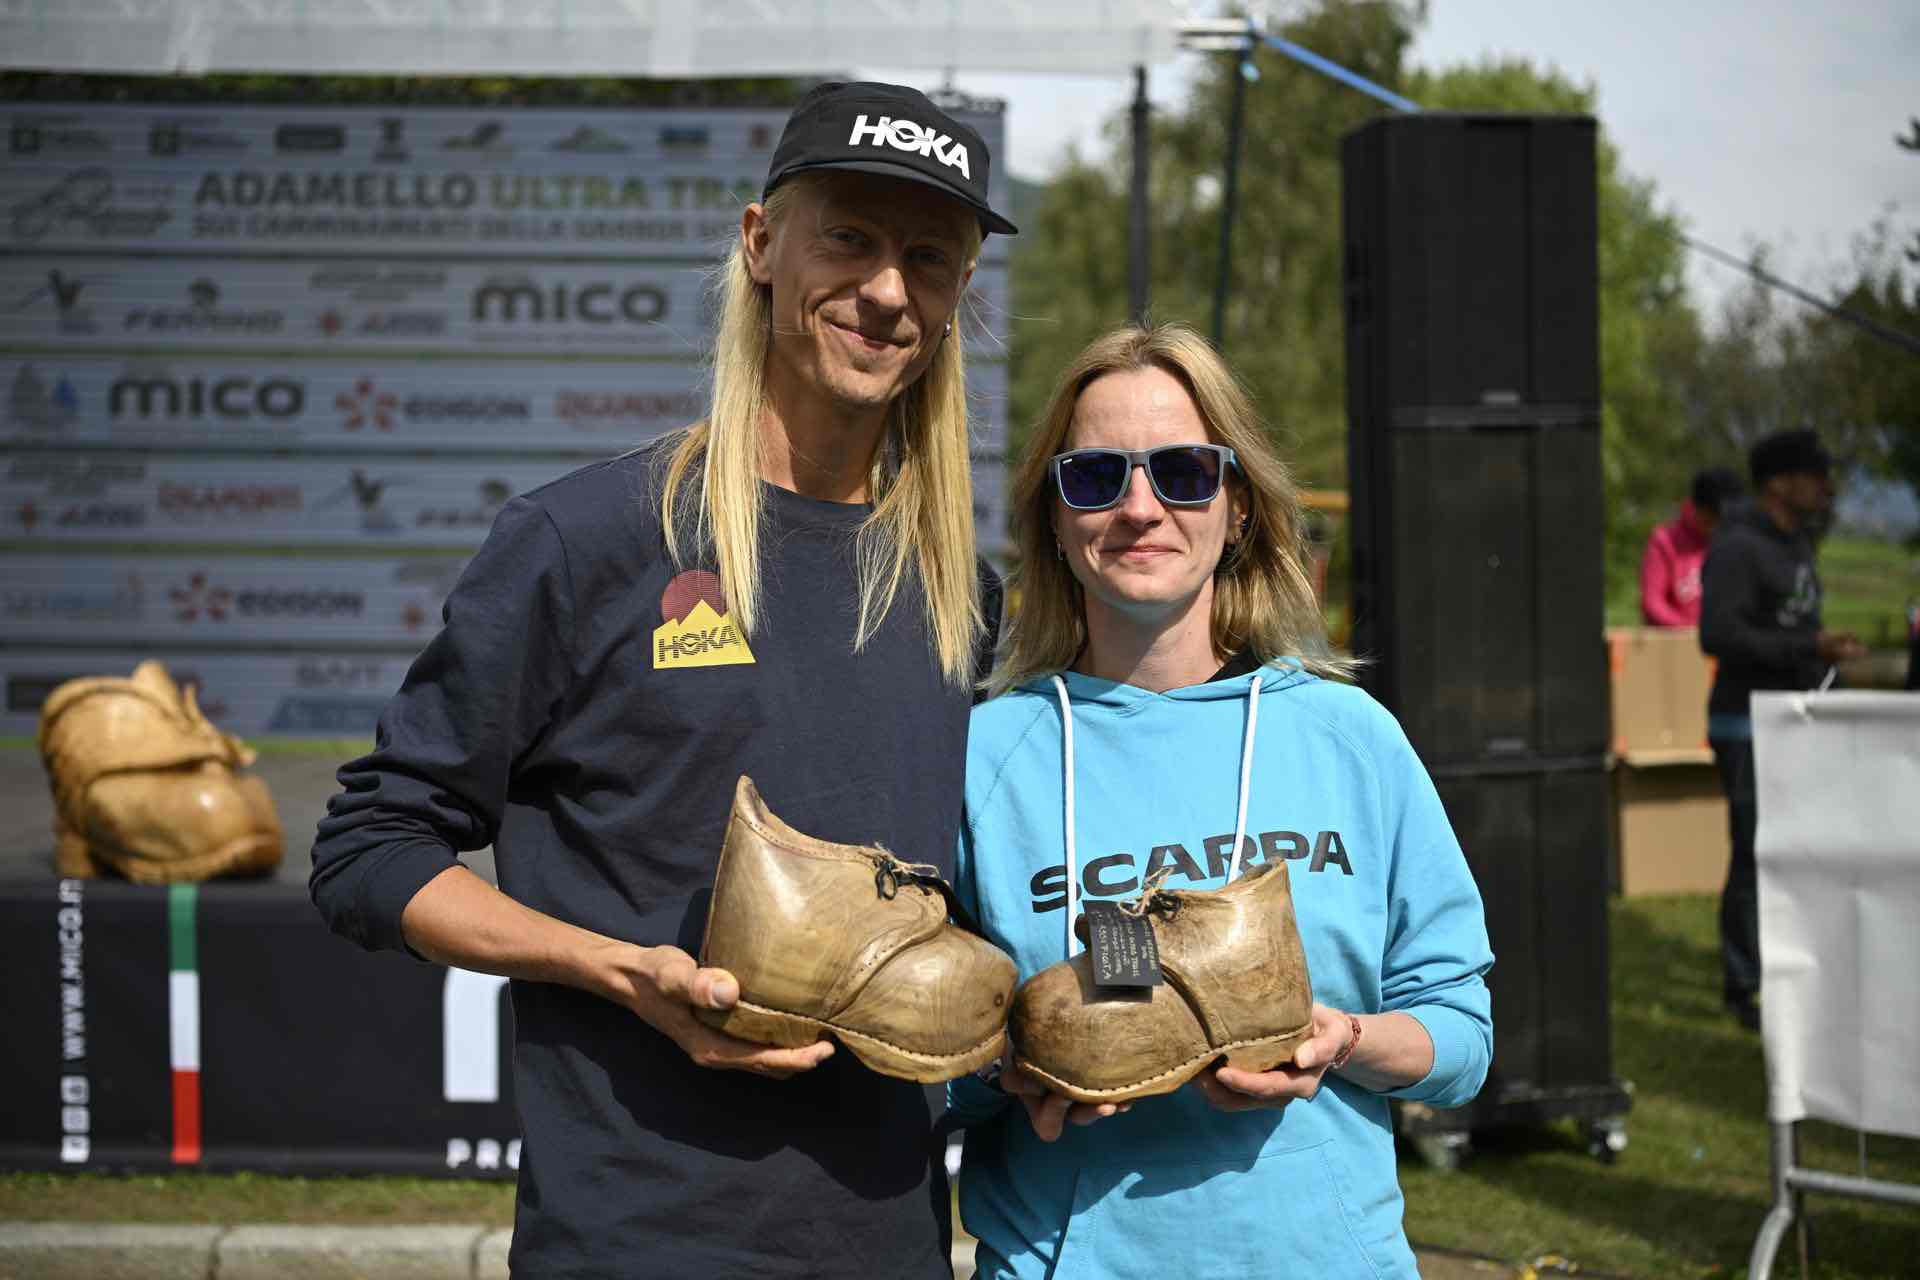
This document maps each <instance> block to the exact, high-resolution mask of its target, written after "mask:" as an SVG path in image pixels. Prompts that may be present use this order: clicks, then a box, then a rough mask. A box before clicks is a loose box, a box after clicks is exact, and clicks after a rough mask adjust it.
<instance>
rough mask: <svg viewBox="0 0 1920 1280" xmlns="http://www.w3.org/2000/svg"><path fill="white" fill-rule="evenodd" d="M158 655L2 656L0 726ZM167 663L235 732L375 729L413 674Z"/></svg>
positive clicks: (391, 660)
mask: <svg viewBox="0 0 1920 1280" xmlns="http://www.w3.org/2000/svg"><path fill="white" fill-rule="evenodd" d="M152 656H154V655H153V654H151V653H143V654H138V655H136V654H131V653H129V654H124V655H122V654H102V655H99V656H97V657H94V656H89V657H86V658H76V657H75V656H74V655H71V654H57V653H51V652H42V653H35V652H32V651H28V652H26V653H19V652H9V653H6V654H0V689H4V698H5V702H4V704H3V705H0V726H3V727H4V731H6V732H12V733H22V732H32V730H33V727H34V725H35V723H36V721H37V719H38V716H39V713H40V708H41V706H42V705H43V704H44V703H45V702H46V700H47V697H48V695H50V694H51V693H52V692H53V691H54V690H55V689H57V688H59V687H60V686H61V685H62V684H64V683H66V682H67V681H68V680H74V679H80V678H82V677H86V676H101V675H119V676H124V675H125V674H127V672H129V671H131V670H132V669H133V667H134V665H135V664H136V663H138V662H139V661H140V660H141V659H142V658H145V657H152ZM165 661H166V663H167V669H168V674H170V675H171V676H172V677H173V678H174V680H175V681H176V682H177V683H179V684H180V685H181V686H182V687H183V688H191V689H193V690H194V693H195V696H196V699H197V701H198V702H199V704H200V708H201V710H202V711H204V712H206V714H207V715H208V717H209V718H211V719H212V720H213V721H214V722H215V723H217V724H219V725H220V726H221V727H222V728H223V729H225V730H227V731H228V732H230V733H239V734H243V735H254V734H261V733H284V734H295V735H298V734H317V735H326V736H333V735H347V734H370V733H372V732H373V729H374V725H375V723H376V721H377V720H378V718H379V715H380V711H381V709H382V708H383V707H384V706H385V705H386V701H387V699H388V698H389V697H390V696H391V695H392V694H393V691H394V690H395V689H397V688H399V686H400V682H401V680H402V679H403V678H404V677H405V675H406V670H407V663H408V657H407V656H396V655H389V654H372V655H344V654H315V655H265V654H260V655H255V654H245V653H220V652H213V653H205V652H201V653H195V654H192V655H180V656H176V657H171V658H166V659H165ZM63 1100H64V1101H68V1102H72V1101H73V1100H72V1099H63Z"/></svg>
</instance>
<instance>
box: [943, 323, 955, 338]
mask: <svg viewBox="0 0 1920 1280" xmlns="http://www.w3.org/2000/svg"><path fill="white" fill-rule="evenodd" d="M941 336H942V337H946V338H951V337H952V336H953V321H951V320H949V321H947V331H946V333H944V334H942V335H941Z"/></svg>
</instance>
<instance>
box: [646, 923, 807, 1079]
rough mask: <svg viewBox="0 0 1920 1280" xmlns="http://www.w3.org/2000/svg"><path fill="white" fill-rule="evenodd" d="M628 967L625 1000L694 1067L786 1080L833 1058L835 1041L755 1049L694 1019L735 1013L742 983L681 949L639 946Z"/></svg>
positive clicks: (755, 1046) (743, 1041)
mask: <svg viewBox="0 0 1920 1280" xmlns="http://www.w3.org/2000/svg"><path fill="white" fill-rule="evenodd" d="M635 951H636V956H635V959H634V961H633V962H632V965H631V967H630V968H627V969H626V974H627V977H628V978H629V979H630V990H629V992H628V993H627V995H626V998H625V999H623V1000H622V1001H621V1003H623V1004H625V1005H626V1006H627V1007H628V1008H629V1009H632V1010H633V1011H634V1012H635V1013H637V1014H639V1015H640V1018H641V1020H642V1021H644V1022H645V1023H647V1025H649V1026H651V1027H652V1028H654V1030H656V1031H658V1032H660V1033H661V1034H662V1035H665V1036H666V1037H668V1038H669V1039H671V1040H672V1041H673V1042H674V1043H675V1044H677V1045H679V1046H680V1048H681V1049H682V1050H683V1051H684V1052H685V1053H686V1055H687V1056H688V1057H689V1058H691V1059H693V1061H694V1064H695V1065H696V1066H702V1067H708V1068H711V1069H712V1070H715V1071H752V1072H755V1073H757V1074H759V1075H763V1076H772V1077H774V1078H775V1079H781V1080H784V1079H785V1078H786V1077H788V1076H791V1075H795V1074H797V1073H799V1072H801V1071H810V1070H812V1069H813V1068H814V1067H817V1066H819V1065H820V1064H821V1063H823V1062H825V1061H826V1060H827V1059H828V1058H830V1057H832V1056H833V1042H832V1041H831V1040H817V1041H815V1042H814V1043H812V1044H809V1045H802V1046H800V1047H799V1048H797V1049H782V1048H778V1047H776V1046H773V1045H765V1044H753V1043H751V1042H749V1041H746V1040H741V1039H738V1038H736V1037H734V1036H730V1035H727V1034H726V1033H724V1032H721V1031H715V1030H714V1029H713V1028H712V1027H709V1026H708V1025H706V1024H705V1023H704V1022H701V1021H700V1020H699V1019H698V1018H696V1017H694V1016H693V1011H694V1010H695V1009H731V1008H732V1007H733V1005H734V1003H735V1002H736V1001H738V1000H739V999H740V984H739V982H737V981H736V980H735V979H734V976H733V975H732V974H730V973H728V972H727V971H726V970H725V969H702V968H701V967H700V966H699V965H698V964H696V963H695V962H694V959H693V957H692V956H690V955H688V954H687V953H686V952H684V951H682V950H681V949H680V948H678V947H639V948H636V949H635Z"/></svg>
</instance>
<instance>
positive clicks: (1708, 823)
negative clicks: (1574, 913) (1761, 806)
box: [1613, 753, 1732, 898]
mask: <svg viewBox="0 0 1920 1280" xmlns="http://www.w3.org/2000/svg"><path fill="white" fill-rule="evenodd" d="M1708 759H1709V760H1711V759H1712V756H1711V753H1709V755H1708ZM1613 819H1614V820H1613V848H1614V857H1615V864H1614V889H1615V891H1616V892H1618V893H1620V894H1621V895H1623V896H1625V897H1629V898H1631V897H1635V896H1637V895H1640V894H1652V893H1719V892H1720V890H1721V888H1722V887H1724V886H1725V884H1726V882H1727V861H1728V859H1729V858H1730V857H1731V856H1732V847H1731V842H1730V838H1729V836H1728V834H1727V798H1726V794H1725V793H1724V792H1723V791H1722V790H1721V789H1720V771H1719V770H1718V769H1716V768H1714V766H1713V765H1712V764H1711V763H1707V764H1659V765H1650V766H1635V765H1631V764H1626V763H1617V764H1615V766H1614V769H1613Z"/></svg>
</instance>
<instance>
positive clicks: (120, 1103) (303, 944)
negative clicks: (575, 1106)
mask: <svg viewBox="0 0 1920 1280" xmlns="http://www.w3.org/2000/svg"><path fill="white" fill-rule="evenodd" d="M188 907H190V913H189V911H188V910H186V909H183V908H188ZM188 925H190V926H191V954H190V955H188V954H185V953H184V952H183V947H182V943H183V941H184V939H183V938H182V936H181V934H182V929H183V927H184V926H188ZM0 958H4V962H5V964H6V973H7V991H8V1013H9V1024H8V1045H9V1052H8V1053H7V1054H6V1055H5V1056H4V1059H0V1073H4V1077H3V1083H0V1088H4V1089H5V1090H6V1093H7V1096H8V1097H9V1098H10V1099H13V1100H14V1103H15V1104H17V1105H10V1106H8V1107H7V1108H6V1110H5V1113H4V1116H3V1117H0V1168H7V1169H87V1168H93V1169H113V1170H124V1169H145V1170H164V1169H168V1168H171V1167H174V1166H175V1165H177V1164H179V1163H182V1162H183V1157H184V1156H187V1155H191V1157H192V1159H191V1162H192V1163H193V1164H195V1165H196V1166H198V1167H200V1168H204V1169H208V1170H213V1171H234V1170H243V1169H244V1170H256V1171H262V1172H277V1173H350V1172H358V1173H375V1172H379V1173H412V1174H443V1175H458V1176H462V1177H474V1176H479V1177H501V1178H510V1177H512V1176H513V1173H514V1170H515V1168H516V1167H517V1166H518V1165H519V1158H520V1142H519V1128H518V1124H517V1121H516V1118H515V1113H514V1094H513V1073H512V1071H511V1069H510V1064H511V1061H512V1053H511V1045H512V1037H513V1022H512V1012H511V1004H512V1002H511V1000H510V999H509V998H508V996H507V986H506V980H505V979H504V978H493V977H486V976H482V975H480V974H474V973H469V972H467V971H465V970H461V969H446V968H442V967H440V966H438V965H425V964H417V963H414V962H412V961H409V960H406V959H403V958H401V957H399V956H394V955H390V954H383V955H375V954H370V953H368V952H365V951H362V950H361V949H360V948H358V947H356V946H354V945H353V944H352V943H350V942H347V941H345V940H343V939H341V938H337V937H334V936H333V935H332V934H330V933H329V932H328V931H327V928H326V925H325V924H324V923H323V922H322V921H321V920H320V918H319V916H318V915H317V914H316V913H315V912H314V910H313V905H312V903H311V902H309V901H308V899H307V893H306V889H305V887H304V886H302V885H297V884H280V883H238V882H220V881H214V882H210V883H207V884H201V885H181V886H173V887H168V886H164V885H131V884H125V883H118V882H113V881H102V880H84V881H83V880H52V879H48V880H46V881H44V882H22V883H14V884H9V885H6V886H5V887H4V889H0ZM183 963H190V965H191V968H190V970H185V971H183V969H182V967H181V966H182V964H183ZM183 972H184V973H190V975H191V977H192V983H191V984H190V985H191V990H190V991H189V990H188V989H187V988H188V985H189V984H187V983H184V982H182V980H181V979H182V977H183ZM189 996H190V997H191V1005H190V1006H188V1005H187V1004H186V1003H185V1001H186V999H187V997H189ZM189 1007H190V1009H191V1014H192V1025H191V1027H190V1028H188V1027H183V1025H182V1022H183V1017H184V1016H185V1015H186V1014H187V1012H188V1009H189ZM186 1030H190V1031H191V1033H192V1034H191V1041H190V1043H191V1047H192V1049H193V1050H194V1053H193V1056H192V1059H191V1062H192V1064H193V1075H194V1077H195V1078H194V1085H195V1088H194V1090H193V1096H192V1101H193V1103H194V1104H195V1106H194V1109H193V1113H192V1115H191V1116H190V1117H187V1116H183V1114H182V1110H181V1107H180V1105H179V1104H180V1099H181V1090H180V1079H181V1075H182V1067H181V1065H180V1063H181V1050H182V1049H183V1048H185V1047H187V1046H188V1038H187V1037H186V1036H184V1035H183V1031H186ZM295 1081H297V1082H298V1087H291V1082H295ZM183 1119H190V1120H191V1121H192V1124H191V1126H190V1131H187V1132H183V1125H182V1121H183ZM188 1136H190V1137H191V1138H192V1139H194V1141H193V1143H192V1146H191V1148H190V1149H187V1148H185V1147H184V1146H183V1142H182V1139H183V1137H188Z"/></svg>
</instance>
